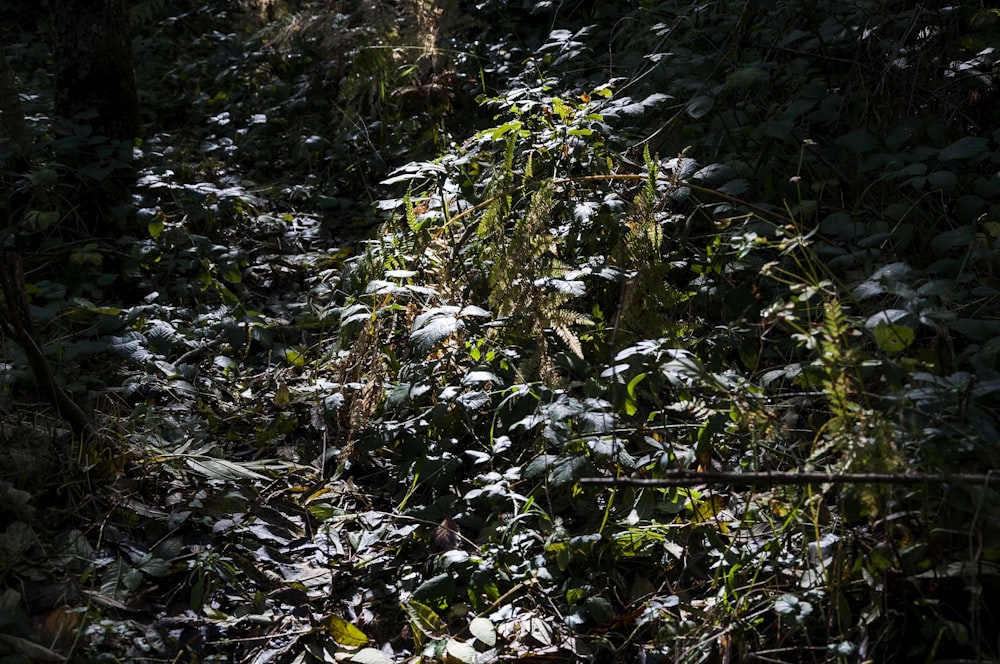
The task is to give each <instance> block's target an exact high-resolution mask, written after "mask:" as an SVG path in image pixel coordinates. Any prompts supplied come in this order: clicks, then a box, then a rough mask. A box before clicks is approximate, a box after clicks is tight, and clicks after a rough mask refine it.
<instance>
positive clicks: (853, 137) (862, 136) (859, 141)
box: [835, 129, 878, 154]
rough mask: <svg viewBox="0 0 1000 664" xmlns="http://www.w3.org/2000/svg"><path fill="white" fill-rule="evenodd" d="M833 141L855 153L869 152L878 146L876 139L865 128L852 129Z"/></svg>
mask: <svg viewBox="0 0 1000 664" xmlns="http://www.w3.org/2000/svg"><path fill="white" fill-rule="evenodd" d="M835 142H836V143H837V145H839V146H841V147H843V148H846V149H848V150H850V151H851V152H854V153H855V154H862V153H864V152H869V151H871V150H874V149H875V148H876V147H877V146H878V141H876V140H875V137H874V136H872V134H871V132H869V131H868V130H866V129H855V130H853V131H849V132H847V133H846V134H844V135H843V136H841V137H840V138H838V139H837V140H836V141H835Z"/></svg>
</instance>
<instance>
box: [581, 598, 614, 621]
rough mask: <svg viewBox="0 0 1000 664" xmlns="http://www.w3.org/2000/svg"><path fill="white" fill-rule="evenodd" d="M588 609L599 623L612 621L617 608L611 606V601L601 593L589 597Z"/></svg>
mask: <svg viewBox="0 0 1000 664" xmlns="http://www.w3.org/2000/svg"><path fill="white" fill-rule="evenodd" d="M587 611H589V612H590V617H591V618H593V619H594V622H596V623H597V624H598V625H601V624H603V623H606V622H610V621H611V620H613V619H614V617H615V610H614V607H612V606H611V602H609V601H608V600H607V599H605V598H603V597H601V596H600V595H595V596H593V597H588V598H587Z"/></svg>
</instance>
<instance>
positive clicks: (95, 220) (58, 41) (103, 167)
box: [52, 0, 139, 237]
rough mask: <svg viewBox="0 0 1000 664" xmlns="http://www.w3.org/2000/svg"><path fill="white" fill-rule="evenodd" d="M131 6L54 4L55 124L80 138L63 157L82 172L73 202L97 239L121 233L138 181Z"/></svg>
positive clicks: (93, 0)
mask: <svg viewBox="0 0 1000 664" xmlns="http://www.w3.org/2000/svg"><path fill="white" fill-rule="evenodd" d="M128 7H129V3H128V0H53V2H52V9H53V11H52V32H53V44H52V46H53V48H52V51H53V58H54V61H55V114H56V122H57V123H58V124H60V125H62V127H63V132H62V133H64V134H65V135H67V136H69V137H73V136H77V137H81V139H80V140H79V142H78V145H77V149H76V150H71V151H68V154H64V155H62V159H63V160H65V161H67V162H69V163H67V164H66V165H67V166H70V168H71V169H72V170H74V171H75V172H76V174H75V175H74V176H73V181H72V182H71V184H72V185H73V193H72V195H71V203H72V205H73V209H74V210H75V212H76V213H77V219H78V220H79V222H80V223H81V226H80V229H81V231H83V232H85V233H87V234H89V235H90V236H92V237H108V236H111V237H114V236H116V235H118V234H119V232H120V230H121V229H122V223H121V222H122V221H123V220H124V219H123V216H122V215H121V214H119V213H118V212H119V211H120V210H121V208H122V207H123V206H127V204H128V203H129V187H130V186H131V185H132V184H133V182H134V181H135V173H134V170H133V168H132V148H133V145H134V142H135V139H136V137H137V136H138V135H139V101H138V96H137V93H136V80H135V71H134V70H133V58H132V42H131V39H130V37H129V31H128V20H129V11H128ZM86 127H89V132H88V131H87V129H86Z"/></svg>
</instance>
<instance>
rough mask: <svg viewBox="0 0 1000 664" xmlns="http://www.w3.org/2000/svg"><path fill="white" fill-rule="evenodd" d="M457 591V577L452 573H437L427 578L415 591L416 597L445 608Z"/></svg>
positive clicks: (421, 600) (414, 595)
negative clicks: (453, 576)
mask: <svg viewBox="0 0 1000 664" xmlns="http://www.w3.org/2000/svg"><path fill="white" fill-rule="evenodd" d="M454 592H455V579H454V578H452V576H451V574H449V573H447V572H446V573H443V574H436V575H435V576H432V577H431V578H429V579H427V580H426V581H424V582H423V583H421V584H420V585H419V586H417V587H416V588H415V589H414V591H413V597H414V599H416V600H418V601H420V602H426V603H428V604H430V605H434V606H438V607H440V608H444V607H445V606H447V604H448V601H449V600H450V599H451V596H452V595H453V594H454Z"/></svg>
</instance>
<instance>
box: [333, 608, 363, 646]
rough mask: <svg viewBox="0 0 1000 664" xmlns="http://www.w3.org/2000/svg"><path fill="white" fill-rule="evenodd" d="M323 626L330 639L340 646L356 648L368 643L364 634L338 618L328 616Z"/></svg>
mask: <svg viewBox="0 0 1000 664" xmlns="http://www.w3.org/2000/svg"><path fill="white" fill-rule="evenodd" d="M324 626H325V627H326V631H327V633H328V634H329V635H330V637H331V638H332V639H333V640H334V641H336V642H337V643H339V644H340V645H342V646H347V647H349V648H358V647H361V646H363V645H365V644H367V643H368V637H367V636H366V635H365V633H364V632H362V631H361V630H360V629H358V628H357V627H355V626H354V625H352V624H351V623H349V622H348V621H347V620H345V619H343V618H341V617H340V616H336V615H334V616H330V617H329V618H327V619H326V621H325V622H324Z"/></svg>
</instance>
